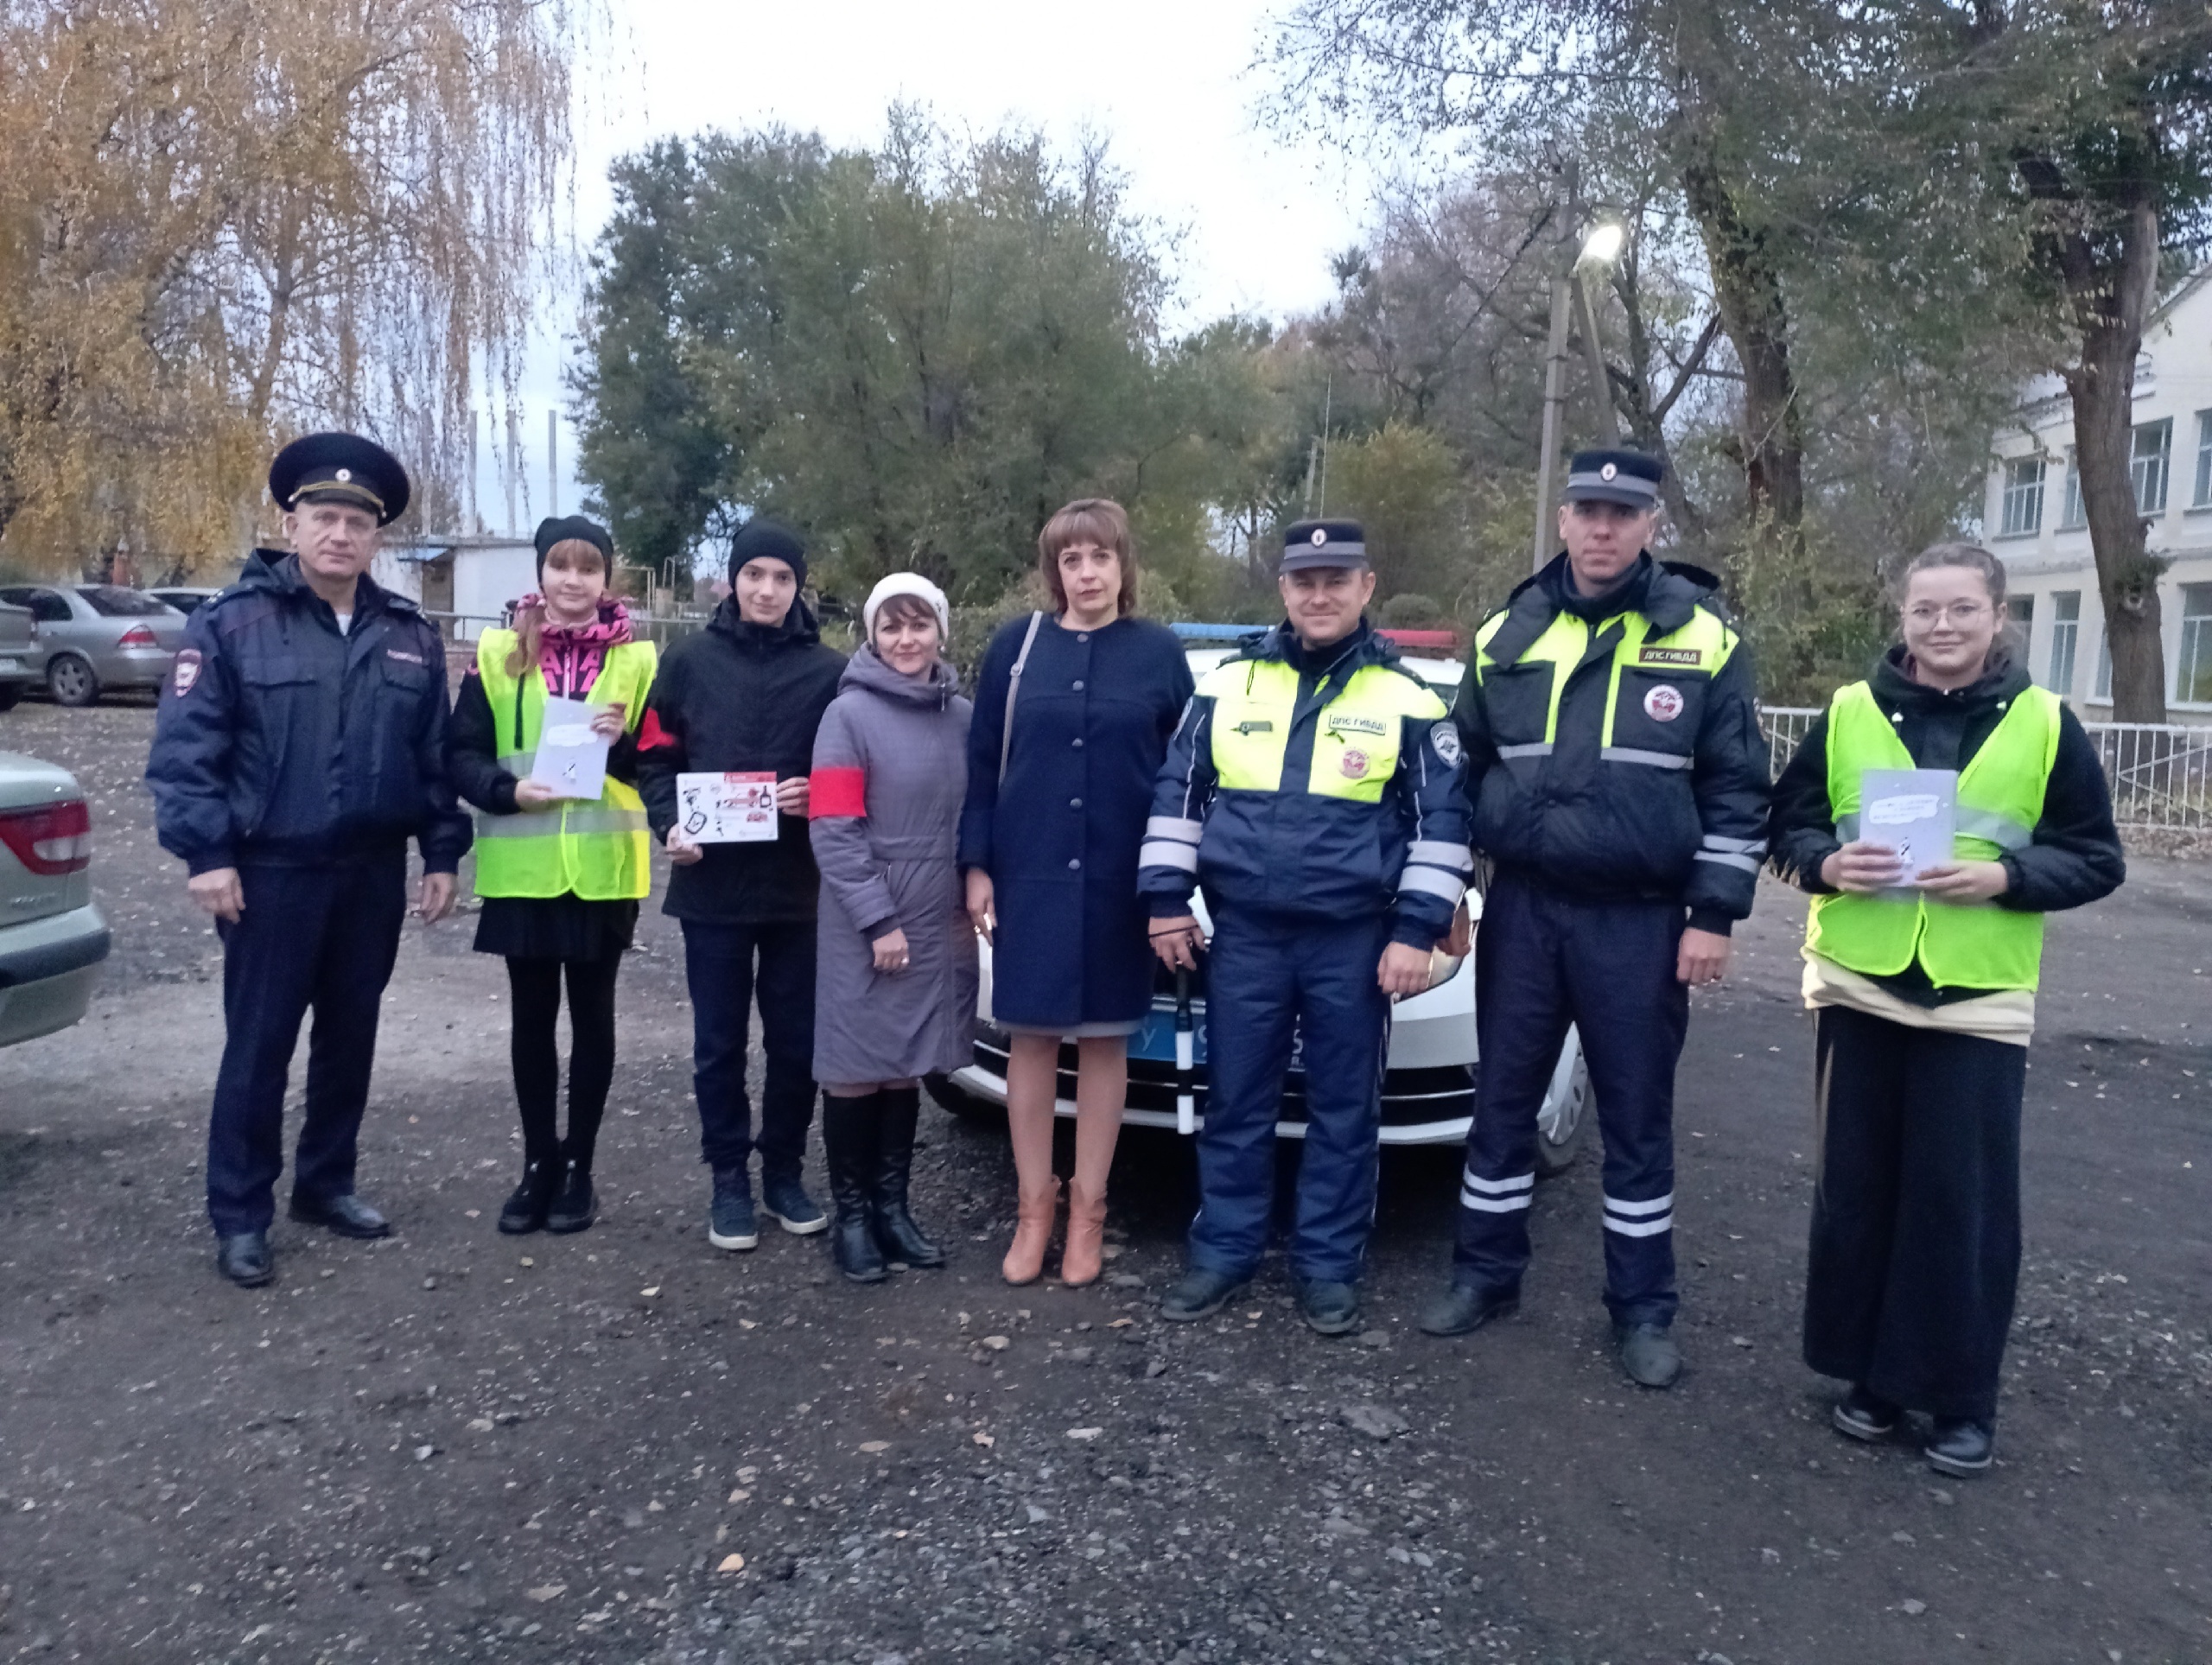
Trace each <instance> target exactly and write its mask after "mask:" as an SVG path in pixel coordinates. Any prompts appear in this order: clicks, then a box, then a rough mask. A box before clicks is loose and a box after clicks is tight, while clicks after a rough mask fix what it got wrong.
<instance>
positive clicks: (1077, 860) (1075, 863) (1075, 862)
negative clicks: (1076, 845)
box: [1068, 856, 1083, 871]
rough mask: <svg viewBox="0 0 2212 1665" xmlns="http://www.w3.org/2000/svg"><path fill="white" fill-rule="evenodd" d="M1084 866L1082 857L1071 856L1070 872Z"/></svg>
mask: <svg viewBox="0 0 2212 1665" xmlns="http://www.w3.org/2000/svg"><path fill="white" fill-rule="evenodd" d="M1082 865H1083V860H1082V858H1081V857H1080V856H1071V857H1070V858H1069V860H1068V867H1069V869H1070V871H1073V870H1074V869H1075V868H1077V867H1081V866H1082Z"/></svg>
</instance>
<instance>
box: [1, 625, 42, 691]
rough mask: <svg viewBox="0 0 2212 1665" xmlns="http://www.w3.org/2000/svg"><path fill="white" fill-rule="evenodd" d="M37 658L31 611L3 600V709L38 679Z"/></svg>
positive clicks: (36, 644)
mask: <svg viewBox="0 0 2212 1665" xmlns="http://www.w3.org/2000/svg"><path fill="white" fill-rule="evenodd" d="M37 658H38V639H37V638H36V637H35V635H33V634H32V632H31V610H30V609H29V607H11V606H10V605H9V604H8V603H7V602H5V601H0V711H6V710H9V709H12V708H13V707H14V705H15V703H16V701H17V700H20V699H21V698H22V697H23V691H24V690H26V689H28V688H29V687H30V685H31V684H32V683H35V682H36V681H37V680H38V670H37V667H36V663H35V662H36V660H37Z"/></svg>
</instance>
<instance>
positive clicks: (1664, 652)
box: [1636, 647, 1705, 670]
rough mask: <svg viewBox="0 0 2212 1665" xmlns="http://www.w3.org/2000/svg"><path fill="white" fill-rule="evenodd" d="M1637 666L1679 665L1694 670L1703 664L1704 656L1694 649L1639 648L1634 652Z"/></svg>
mask: <svg viewBox="0 0 2212 1665" xmlns="http://www.w3.org/2000/svg"><path fill="white" fill-rule="evenodd" d="M1636 662H1637V664H1652V665H1679V666H1681V668H1683V669H1684V670H1696V669H1697V668H1698V667H1699V666H1700V665H1702V664H1704V663H1705V655H1704V654H1703V653H1701V652H1700V651H1698V650H1697V649H1696V648H1694V647H1640V648H1638V649H1637V651H1636Z"/></svg>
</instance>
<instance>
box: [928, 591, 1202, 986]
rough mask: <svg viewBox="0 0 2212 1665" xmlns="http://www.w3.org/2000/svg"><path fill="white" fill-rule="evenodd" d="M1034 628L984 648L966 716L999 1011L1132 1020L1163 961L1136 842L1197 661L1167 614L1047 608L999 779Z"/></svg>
mask: <svg viewBox="0 0 2212 1665" xmlns="http://www.w3.org/2000/svg"><path fill="white" fill-rule="evenodd" d="M1028 629H1029V620H1028V619H1027V616H1024V617H1022V618H1020V619H1017V620H1014V622H1013V623H1011V624H1009V625H1007V626H1006V627H1005V628H1004V629H1002V630H1001V631H1000V632H999V633H998V635H997V636H996V637H995V638H994V639H992V642H991V645H990V646H989V648H988V649H987V650H986V651H985V652H984V654H983V663H982V666H981V668H980V669H979V670H977V672H976V715H975V720H974V721H973V722H971V723H970V724H969V728H968V802H967V805H966V807H965V809H964V810H963V812H962V814H961V817H960V865H961V866H962V867H981V868H982V869H983V870H984V871H985V872H987V873H988V874H990V875H991V886H992V889H993V891H994V893H995V898H996V906H997V910H998V929H997V931H996V932H995V937H994V940H993V943H992V945H991V1012H992V1015H993V1016H994V1017H995V1018H997V1019H998V1020H999V1021H1001V1023H1013V1024H1019V1025H1021V1026H1025V1027H1031V1028H1039V1029H1046V1028H1055V1027H1066V1028H1074V1027H1077V1026H1079V1025H1083V1024H1089V1023H1129V1022H1134V1021H1135V1020H1139V1019H1141V1018H1142V1017H1143V1016H1144V1014H1146V1013H1147V1011H1149V1010H1151V1007H1152V981H1153V967H1154V963H1155V961H1154V956H1153V952H1152V945H1151V944H1150V943H1149V942H1148V941H1147V939H1146V937H1145V929H1146V918H1145V907H1144V904H1143V902H1142V901H1141V899H1139V898H1138V896H1137V850H1138V848H1139V846H1141V844H1142V843H1143V842H1144V826H1145V819H1146V817H1147V816H1149V815H1150V814H1151V813H1152V793H1153V783H1154V780H1155V779H1156V778H1157V777H1158V775H1159V773H1160V761H1161V759H1163V758H1165V757H1166V754H1167V741H1168V738H1169V736H1170V735H1172V734H1173V733H1174V732H1175V724H1176V722H1177V721H1178V720H1179V719H1180V717H1181V716H1182V714H1183V707H1184V704H1185V702H1187V701H1188V700H1189V699H1190V697H1191V686H1192V683H1191V667H1190V662H1189V661H1188V660H1187V659H1186V658H1185V657H1184V652H1183V645H1182V643H1181V642H1179V640H1177V639H1176V637H1175V632H1173V631H1171V630H1169V629H1168V628H1167V627H1166V626H1165V625H1158V624H1153V623H1151V622H1149V621H1147V620H1142V619H1118V620H1115V622H1114V623H1112V624H1110V625H1108V626H1105V627H1104V628H1103V629H1102V630H1080V631H1078V630H1064V629H1062V628H1061V627H1060V626H1059V625H1058V622H1057V621H1056V620H1054V619H1053V618H1052V616H1051V615H1050V614H1047V615H1046V618H1045V620H1043V622H1042V623H1040V624H1039V626H1038V627H1037V639H1036V642H1035V644H1034V645H1033V646H1032V647H1031V648H1030V650H1029V661H1028V663H1027V664H1026V665H1025V666H1024V667H1023V668H1022V673H1021V692H1020V695H1019V696H1016V698H1015V700H1014V745H1013V747H1012V749H1011V753H1010V755H1009V756H1008V757H1007V774H1006V781H1005V783H1004V785H1001V783H1000V781H999V748H1000V743H1001V737H1002V736H1003V735H1004V734H1005V732H1006V701H1007V687H1008V684H1009V682H1010V680H1011V677H1012V672H1013V670H1014V659H1015V658H1016V657H1017V656H1019V654H1020V651H1021V639H1022V637H1023V636H1024V635H1026V634H1027V632H1028Z"/></svg>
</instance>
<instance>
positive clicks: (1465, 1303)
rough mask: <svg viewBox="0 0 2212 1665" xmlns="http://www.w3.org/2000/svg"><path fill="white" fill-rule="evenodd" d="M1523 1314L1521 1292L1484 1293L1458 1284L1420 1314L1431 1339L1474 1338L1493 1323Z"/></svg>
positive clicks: (1466, 1285)
mask: <svg viewBox="0 0 2212 1665" xmlns="http://www.w3.org/2000/svg"><path fill="white" fill-rule="evenodd" d="M1520 1310H1521V1292H1520V1291H1519V1290H1518V1289H1484V1288H1479V1287H1477V1286H1475V1285H1473V1284H1471V1283H1455V1284H1453V1285H1452V1287H1450V1288H1449V1289H1447V1290H1446V1291H1445V1292H1444V1293H1442V1294H1440V1295H1439V1296H1438V1297H1437V1298H1436V1299H1435V1300H1433V1301H1431V1302H1429V1304H1428V1305H1427V1306H1426V1307H1424V1308H1423V1309H1422V1310H1421V1329H1422V1331H1424V1332H1425V1333H1426V1334H1428V1335H1432V1336H1465V1335H1471V1334H1473V1333H1474V1332H1475V1331H1478V1330H1479V1329H1481V1328H1482V1327H1483V1325H1485V1324H1488V1323H1489V1322H1490V1321H1491V1319H1503V1318H1510V1317H1512V1316H1513V1314H1514V1313H1516V1312H1519V1311H1520Z"/></svg>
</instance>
